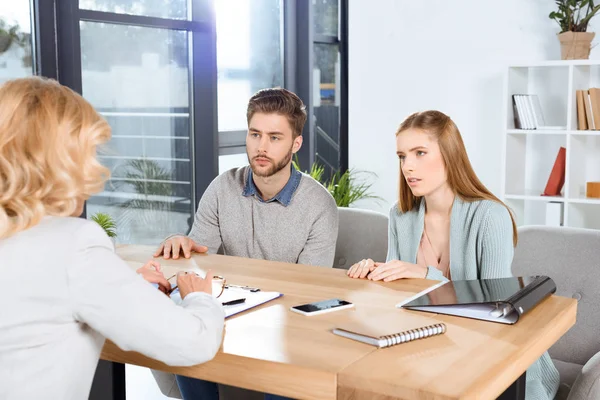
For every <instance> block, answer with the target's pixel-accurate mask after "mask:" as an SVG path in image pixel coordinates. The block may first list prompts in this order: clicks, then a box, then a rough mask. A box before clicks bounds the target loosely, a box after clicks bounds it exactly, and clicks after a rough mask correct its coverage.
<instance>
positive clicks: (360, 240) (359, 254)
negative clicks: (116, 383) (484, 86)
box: [152, 207, 388, 400]
mask: <svg viewBox="0 0 600 400" xmlns="http://www.w3.org/2000/svg"><path fill="white" fill-rule="evenodd" d="M338 211H339V229H338V237H337V244H336V247H335V258H334V263H333V266H334V267H335V268H342V269H347V268H349V267H350V266H351V265H352V264H354V263H355V262H357V261H359V260H362V259H363V258H372V259H374V260H375V261H385V258H386V256H387V244H388V243H387V241H388V235H387V232H388V217H387V215H385V214H381V213H378V212H374V211H369V210H362V209H359V208H346V207H339V208H338ZM152 374H153V375H154V379H155V380H156V383H157V384H158V387H159V388H160V390H161V392H162V393H163V394H164V395H165V396H168V397H171V398H175V399H181V393H180V392H179V388H178V387H177V382H176V381H175V375H173V374H171V373H167V372H162V371H156V370H152ZM219 393H220V398H221V399H222V400H223V399H227V400H235V399H244V400H255V399H256V400H262V398H263V394H262V393H259V392H252V391H249V390H244V389H239V388H234V387H231V386H225V385H219Z"/></svg>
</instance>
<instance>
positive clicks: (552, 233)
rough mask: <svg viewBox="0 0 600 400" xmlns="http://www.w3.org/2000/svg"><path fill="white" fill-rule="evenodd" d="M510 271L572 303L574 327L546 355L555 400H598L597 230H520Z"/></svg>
mask: <svg viewBox="0 0 600 400" xmlns="http://www.w3.org/2000/svg"><path fill="white" fill-rule="evenodd" d="M512 272H513V274H514V275H515V276H525V275H548V276H550V277H551V278H552V279H553V280H554V281H555V283H556V286H557V292H556V293H557V294H558V295H560V296H565V297H572V298H574V299H577V323H576V324H575V326H573V327H572V328H571V329H570V330H569V331H568V332H567V333H566V334H565V335H564V336H563V337H562V338H561V339H560V340H559V341H558V342H557V343H556V344H555V345H554V346H552V348H550V351H549V352H550V356H551V357H552V360H553V361H554V364H555V365H556V367H557V369H558V371H559V372H560V379H561V387H560V389H559V393H558V395H557V399H567V398H568V399H569V400H600V353H599V352H600V231H597V230H590V229H575V228H562V227H547V226H525V227H521V228H519V242H518V245H517V248H516V249H515V256H514V259H513V263H512Z"/></svg>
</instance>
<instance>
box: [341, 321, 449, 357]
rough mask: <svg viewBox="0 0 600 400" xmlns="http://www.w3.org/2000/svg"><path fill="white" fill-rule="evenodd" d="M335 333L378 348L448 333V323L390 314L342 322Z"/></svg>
mask: <svg viewBox="0 0 600 400" xmlns="http://www.w3.org/2000/svg"><path fill="white" fill-rule="evenodd" d="M332 332H333V333H334V334H336V335H339V336H343V337H345V338H348V339H353V340H357V341H359V342H363V343H366V344H370V345H372V346H375V347H378V348H380V349H381V348H384V347H389V346H395V345H397V344H402V343H407V342H412V341H413V340H419V339H425V338H428V337H431V336H436V335H442V334H444V333H446V325H445V324H444V323H438V322H437V321H436V320H434V319H431V318H419V317H415V316H412V315H408V314H406V315H399V316H398V315H397V316H392V315H390V314H388V318H387V319H386V320H382V319H379V320H373V319H366V320H363V321H355V322H350V323H346V324H340V326H338V327H337V328H335V329H333V331H332Z"/></svg>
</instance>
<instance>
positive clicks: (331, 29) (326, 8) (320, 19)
mask: <svg viewBox="0 0 600 400" xmlns="http://www.w3.org/2000/svg"><path fill="white" fill-rule="evenodd" d="M312 2H313V22H314V28H315V35H327V36H335V37H337V36H338V0H312Z"/></svg>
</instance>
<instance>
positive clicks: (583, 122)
mask: <svg viewBox="0 0 600 400" xmlns="http://www.w3.org/2000/svg"><path fill="white" fill-rule="evenodd" d="M576 96H577V129H579V130H580V131H585V130H587V129H588V121H587V118H586V113H585V100H584V97H583V96H584V95H583V90H578V91H577V92H576Z"/></svg>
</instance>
